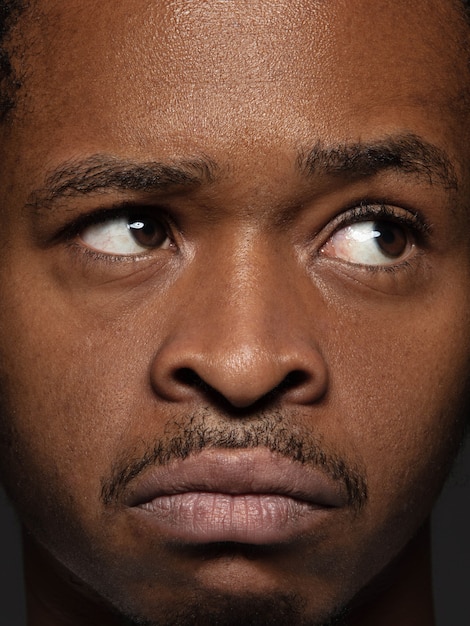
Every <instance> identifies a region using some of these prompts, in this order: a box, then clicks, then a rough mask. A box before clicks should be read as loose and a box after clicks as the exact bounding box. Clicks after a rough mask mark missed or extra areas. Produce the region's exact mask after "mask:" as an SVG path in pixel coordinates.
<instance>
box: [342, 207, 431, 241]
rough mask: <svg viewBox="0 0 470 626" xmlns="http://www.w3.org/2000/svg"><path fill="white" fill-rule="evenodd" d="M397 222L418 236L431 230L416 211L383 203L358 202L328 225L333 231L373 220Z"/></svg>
mask: <svg viewBox="0 0 470 626" xmlns="http://www.w3.org/2000/svg"><path fill="white" fill-rule="evenodd" d="M380 219H383V220H390V221H397V222H399V223H401V224H404V225H407V226H409V227H410V228H412V229H413V230H414V231H415V232H417V233H418V234H420V235H423V236H424V235H427V234H429V232H430V230H431V225H430V224H429V223H428V222H427V221H426V220H425V219H424V218H423V217H422V216H421V215H420V214H419V213H418V212H416V211H411V210H409V209H405V208H401V207H395V206H394V205H392V204H386V203H383V202H380V203H376V202H360V203H358V204H355V205H353V206H351V208H349V209H346V210H345V211H343V212H342V213H341V214H340V215H338V216H337V217H336V218H335V219H334V220H332V222H330V224H331V225H332V227H333V230H334V231H336V230H339V229H340V228H342V227H345V226H348V225H349V224H353V223H354V222H365V221H374V220H380Z"/></svg>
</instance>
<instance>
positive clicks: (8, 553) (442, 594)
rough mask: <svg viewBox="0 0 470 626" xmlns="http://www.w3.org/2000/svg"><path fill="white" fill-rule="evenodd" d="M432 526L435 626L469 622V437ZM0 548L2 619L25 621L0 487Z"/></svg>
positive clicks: (15, 538) (10, 624)
mask: <svg viewBox="0 0 470 626" xmlns="http://www.w3.org/2000/svg"><path fill="white" fill-rule="evenodd" d="M433 529H434V586H435V591H436V593H435V596H436V610H437V618H438V626H466V625H467V624H470V608H469V606H468V602H467V600H468V599H469V596H470V536H469V533H470V441H467V446H466V448H465V449H464V450H463V453H462V454H461V456H460V457H459V459H458V461H457V463H456V466H455V469H454V471H453V473H452V475H451V476H450V478H449V481H448V484H447V486H446V488H445V490H444V492H443V493H442V495H441V498H440V500H439V502H438V505H437V507H436V510H435V514H434V520H433ZM0 554H1V562H0V624H1V625H2V626H24V623H25V618H24V609H23V590H22V580H21V563H20V559H21V555H20V554H21V553H20V544H19V532H18V528H17V525H16V523H15V517H14V514H13V511H12V509H11V507H10V506H9V505H8V504H7V503H6V501H5V497H4V496H3V494H1V493H0ZM397 626H399V624H397ZM417 626H418V625H417Z"/></svg>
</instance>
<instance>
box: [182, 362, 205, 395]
mask: <svg viewBox="0 0 470 626" xmlns="http://www.w3.org/2000/svg"><path fill="white" fill-rule="evenodd" d="M174 378H175V380H176V381H178V382H179V383H180V384H181V385H184V386H185V387H192V388H197V389H204V390H207V388H208V385H207V384H206V383H205V382H204V381H203V380H202V378H201V377H200V376H199V375H198V374H197V373H196V372H195V371H194V370H193V369H191V368H190V367H181V368H179V369H177V370H176V371H175V373H174Z"/></svg>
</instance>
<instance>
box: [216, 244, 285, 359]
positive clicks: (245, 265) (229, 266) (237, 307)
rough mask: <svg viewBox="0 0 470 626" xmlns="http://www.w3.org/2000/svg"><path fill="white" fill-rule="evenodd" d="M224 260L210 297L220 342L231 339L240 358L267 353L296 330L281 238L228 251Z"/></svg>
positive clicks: (220, 259) (219, 262) (222, 252)
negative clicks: (291, 321)
mask: <svg viewBox="0 0 470 626" xmlns="http://www.w3.org/2000/svg"><path fill="white" fill-rule="evenodd" d="M219 255H220V256H219ZM219 255H218V260H217V265H218V269H217V270H216V271H214V280H213V281H212V285H211V293H210V295H209V301H210V303H211V317H213V320H214V323H215V324H216V325H217V328H218V329H220V331H221V334H222V333H224V334H223V336H220V337H219V340H220V339H223V338H226V339H227V340H228V341H229V342H230V343H232V344H233V346H232V349H235V350H237V349H238V350H239V352H240V355H243V354H247V353H249V352H250V351H254V352H260V351H262V350H263V346H264V349H267V346H266V345H265V344H270V345H272V343H273V341H275V340H276V339H280V334H281V333H282V331H284V332H285V331H287V330H288V329H289V328H291V323H290V321H289V320H288V319H287V317H288V315H287V314H288V308H289V307H287V306H286V304H287V303H290V304H291V312H292V311H293V310H294V309H295V306H294V302H293V300H294V299H295V298H294V296H293V294H291V293H289V291H290V290H291V285H290V283H289V281H288V280H286V276H285V275H284V274H286V273H287V266H288V265H290V263H289V259H286V258H284V257H285V255H283V254H282V250H281V248H280V245H278V243H277V240H276V238H274V237H273V238H268V237H263V236H261V235H260V234H251V235H249V236H245V238H244V239H243V241H242V242H238V244H234V245H232V246H222V248H221V250H220V253H219ZM214 269H215V268H214ZM207 314H209V311H207Z"/></svg>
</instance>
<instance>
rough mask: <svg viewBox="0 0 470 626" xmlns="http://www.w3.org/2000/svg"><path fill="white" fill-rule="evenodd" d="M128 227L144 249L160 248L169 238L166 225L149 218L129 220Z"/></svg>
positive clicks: (142, 217)
mask: <svg viewBox="0 0 470 626" xmlns="http://www.w3.org/2000/svg"><path fill="white" fill-rule="evenodd" d="M127 227H128V228H129V230H130V232H131V234H132V236H133V238H134V239H135V241H136V242H137V243H138V244H139V245H140V246H143V247H144V248H158V247H160V246H162V245H163V244H164V243H165V241H166V239H167V237H168V234H167V231H166V228H165V227H164V225H163V224H162V223H161V222H159V221H158V220H156V219H153V218H150V217H147V216H141V217H139V218H138V219H134V220H132V221H130V220H129V223H128V225H127Z"/></svg>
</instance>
